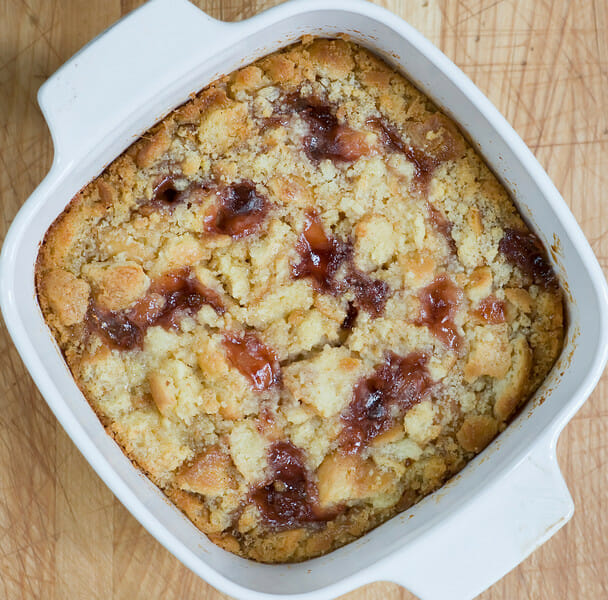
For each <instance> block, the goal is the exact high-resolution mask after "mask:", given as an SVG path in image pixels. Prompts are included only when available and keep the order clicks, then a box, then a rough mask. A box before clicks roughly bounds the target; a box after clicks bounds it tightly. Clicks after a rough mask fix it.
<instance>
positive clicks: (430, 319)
mask: <svg viewBox="0 0 608 600" xmlns="http://www.w3.org/2000/svg"><path fill="white" fill-rule="evenodd" d="M509 236H510V237H509ZM505 240H507V242H505ZM517 244H519V245H520V246H521V247H520V246H517ZM522 248H523V250H525V251H521V252H520V250H522ZM530 252H532V253H534V252H536V253H537V254H538V257H537V259H536V260H535V261H532V262H530V263H528V262H527V261H526V256H527V255H529V254H530ZM315 253H316V254H315ZM324 261H325V263H324ZM544 261H546V258H545V257H544V255H543V253H542V251H540V250H538V248H537V246H536V241H535V238H533V237H531V236H530V234H529V232H528V229H527V227H526V225H525V223H524V222H523V221H522V219H521V217H520V216H519V214H518V213H517V211H516V209H515V207H514V205H513V203H512V202H511V200H510V198H509V197H508V195H507V192H506V191H505V189H504V188H503V187H502V186H501V185H500V183H499V182H498V181H497V180H496V179H495V177H494V176H493V175H492V173H491V172H490V171H489V169H488V168H487V167H486V165H485V164H484V162H483V161H482V160H481V158H480V157H479V156H478V155H477V154H476V153H475V152H474V150H473V149H472V148H471V147H470V146H469V145H468V144H467V143H466V142H465V140H464V138H463V137H462V136H461V135H460V133H459V132H458V130H457V129H456V127H455V125H454V124H453V123H452V122H451V121H450V120H449V119H448V118H447V117H445V116H444V115H442V114H441V113H439V112H438V111H437V109H436V108H435V107H434V106H433V104H432V103H431V102H430V100H429V99H428V98H426V97H425V96H423V95H422V94H421V93H420V92H419V91H418V90H416V89H415V88H414V87H413V86H412V85H411V84H410V83H409V82H408V81H407V80H405V79H404V78H403V77H402V76H401V75H399V74H398V73H396V72H395V71H394V70H392V69H391V68H390V67H388V66H387V65H386V64H385V63H383V62H382V61H381V60H380V59H378V58H377V57H375V56H374V55H372V54H371V53H370V52H368V51H367V50H364V49H363V48H361V47H359V46H356V45H354V44H351V43H348V42H346V41H344V40H313V39H312V38H307V39H306V40H303V43H301V44H295V45H293V46H290V47H288V48H285V49H283V50H281V51H280V52H277V53H275V54H272V55H270V56H267V57H265V58H263V59H261V60H259V61H258V62H257V63H255V64H253V65H250V66H247V67H245V68H243V69H240V70H239V71H236V72H235V73H232V74H231V75H228V76H226V77H224V78H222V79H220V80H218V81H216V82H214V83H213V84H211V85H210V86H209V87H208V88H206V89H205V90H203V91H202V92H200V93H199V94H197V95H196V96H195V97H193V98H192V99H191V100H190V101H189V102H187V103H186V104H184V105H183V106H181V107H179V108H178V109H177V110H175V111H174V112H173V113H171V114H170V115H169V116H167V117H166V118H165V119H164V120H163V121H162V122H161V123H159V124H157V125H156V126H155V127H153V128H152V129H151V130H150V131H149V132H147V133H146V134H145V135H144V136H142V138H141V139H140V140H138V141H137V142H136V143H135V144H133V146H132V147H131V148H129V149H128V150H127V151H126V152H125V153H124V154H123V155H122V156H121V157H119V158H118V159H116V160H115V161H114V162H113V163H112V164H111V165H110V166H109V167H108V168H107V169H106V170H105V171H104V173H103V174H102V175H100V176H99V177H98V178H97V179H96V180H95V181H93V182H91V183H90V184H89V185H88V186H86V187H85V188H84V189H83V190H82V191H81V192H80V193H79V194H77V195H76V196H75V198H74V199H73V200H72V202H71V203H70V204H69V206H68V207H67V208H66V210H65V211H64V212H63V213H62V215H60V217H59V218H58V219H57V220H56V221H55V223H54V224H53V225H52V227H51V228H50V229H49V231H48V233H47V235H46V238H45V241H44V243H43V245H42V247H41V250H40V254H39V257H38V264H37V269H36V285H37V290H38V295H39V300H40V305H41V308H42V311H43V314H44V316H45V319H46V321H47V323H48V324H49V326H50V327H51V329H52V331H53V333H54V335H55V337H56V338H57V340H58V343H59V345H60V347H61V349H62V351H63V352H64V355H65V357H66V360H67V362H68V365H69V367H70V369H71V370H72V373H73V374H74V377H75V379H76V381H77V383H78V385H79V386H80V388H81V389H82V390H83V393H84V394H85V396H86V397H87V399H88V400H89V402H90V403H91V406H92V407H93V409H94V410H95V412H96V413H97V414H98V415H99V417H100V419H101V420H102V422H103V423H104V425H106V427H107V429H108V431H109V432H110V433H111V435H113V436H114V438H115V439H116V441H117V442H118V443H119V444H120V445H121V446H122V448H123V449H124V451H125V452H126V454H127V455H128V456H129V457H130V458H131V459H132V460H133V461H134V463H135V464H137V465H138V466H139V467H140V468H141V469H143V470H144V471H145V472H146V473H147V474H148V476H149V477H150V478H151V479H152V481H154V482H155V483H156V484H157V485H158V486H159V487H160V488H161V489H162V490H163V491H164V492H165V493H166V494H167V496H168V497H169V498H171V500H172V501H173V502H174V503H175V504H176V505H177V506H178V507H179V508H180V509H181V510H183V511H184V513H185V514H186V515H188V517H189V518H190V519H191V520H192V522H193V523H194V524H195V525H196V526H197V527H198V528H200V529H201V530H202V531H204V532H205V533H207V534H208V535H209V537H210V539H211V540H212V541H214V542H215V543H216V544H218V545H220V546H221V547H223V548H225V549H227V550H229V551H230V552H235V553H237V554H240V555H242V556H246V557H249V558H252V559H255V560H259V561H263V562H284V561H297V560H304V559H306V558H310V557H312V556H317V555H319V554H323V553H325V552H328V551H330V550H332V549H334V548H337V547H339V546H341V545H343V544H345V543H348V542H350V541H352V540H353V539H356V538H357V537H359V536H360V535H363V534H364V533H365V532H366V531H368V530H369V529H371V528H373V527H375V526H377V525H378V524H380V523H381V522H383V521H384V520H386V519H388V518H389V517H391V516H392V515H394V514H396V513H397V512H399V511H401V510H404V509H405V508H407V507H408V506H411V505H412V504H413V503H415V502H417V501H418V500H419V499H420V498H422V497H423V496H424V495H426V494H428V493H430V492H432V491H433V490H435V489H437V488H438V487H439V486H441V485H442V484H443V483H444V482H445V481H446V480H447V479H448V478H449V477H450V476H451V475H453V474H454V473H456V472H458V471H459V470H460V469H461V468H462V467H463V466H464V465H465V464H466V462H467V461H469V460H470V459H471V458H472V457H473V456H474V455H475V454H476V453H478V452H480V451H481V450H483V448H484V447H485V446H487V444H488V443H490V442H491V440H492V439H493V438H494V436H495V435H496V434H497V432H498V431H500V430H502V429H504V427H505V425H506V423H507V422H508V420H509V419H510V417H511V416H512V415H513V414H514V412H515V411H516V410H517V408H518V407H519V406H521V404H522V403H523V402H524V401H525V400H526V399H527V398H529V397H530V396H531V394H532V393H533V392H534V391H535V390H536V389H537V388H538V386H539V385H540V384H541V382H542V381H543V380H544V378H545V377H546V375H547V373H548V372H549V370H550V369H551V367H552V365H553V363H554V362H555V360H556V359H557V356H558V355H559V352H560V351H561V347H562V340H563V335H564V323H563V301H562V294H561V290H560V289H559V288H558V286H557V285H556V282H555V280H554V279H553V278H552V274H551V271H550V269H549V268H548V266H547V264H546V262H544ZM326 263H327V264H326ZM319 265H320V266H319ZM323 265H325V266H324V267H323ZM322 267H323V268H325V271H324V272H323V268H322ZM277 507H279V509H280V510H278V509H277Z"/></svg>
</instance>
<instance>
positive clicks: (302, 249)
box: [292, 212, 350, 292]
mask: <svg viewBox="0 0 608 600" xmlns="http://www.w3.org/2000/svg"><path fill="white" fill-rule="evenodd" d="M296 249H297V251H298V253H299V255H300V257H301V261H300V262H299V263H298V264H297V265H294V266H293V267H292V274H293V276H294V277H295V278H296V279H299V278H300V277H310V278H311V280H312V283H313V285H314V287H315V288H316V289H317V290H318V291H321V292H333V291H335V287H336V282H335V275H336V272H337V271H338V268H339V267H340V265H341V264H342V263H343V262H344V261H345V260H346V259H347V258H348V257H349V254H350V249H349V247H348V246H347V245H346V244H344V243H343V242H341V241H340V240H338V239H337V238H335V237H333V236H328V235H327V234H326V233H325V230H324V229H323V225H322V224H321V219H320V218H319V216H318V215H317V214H316V213H315V212H309V213H308V214H307V215H306V221H305V223H304V230H303V231H302V234H301V235H300V237H299V239H298V242H297V245H296Z"/></svg>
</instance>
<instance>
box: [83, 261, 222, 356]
mask: <svg viewBox="0 0 608 600" xmlns="http://www.w3.org/2000/svg"><path fill="white" fill-rule="evenodd" d="M204 304H209V305H210V306H211V307H212V308H213V309H214V310H215V311H216V312H217V313H218V314H223V313H224V310H225V309H224V306H223V304H222V301H221V298H220V297H219V295H218V294H217V292H214V291H213V290H210V289H208V288H206V287H205V286H204V285H202V284H201V283H200V282H199V281H198V279H196V277H194V276H193V275H192V273H191V270H190V269H189V268H185V269H180V270H178V271H173V272H171V273H166V274H165V275H162V276H161V277H159V278H157V279H155V280H154V281H153V282H152V284H151V285H150V287H149V289H148V292H147V293H146V295H145V296H144V297H143V298H141V299H140V300H138V301H137V302H136V303H135V304H134V305H133V307H132V308H130V309H128V310H123V311H106V310H103V309H102V308H101V307H99V306H96V305H95V304H92V305H91V307H90V309H89V312H88V314H87V319H88V323H89V327H90V328H92V329H94V330H97V331H98V332H100V333H101V334H102V335H103V336H104V337H105V338H106V340H107V341H108V342H109V343H110V344H111V345H113V346H114V347H115V348H118V349H121V350H130V349H133V348H138V347H141V346H142V343H143V338H144V335H145V332H146V329H147V328H148V327H152V326H154V325H160V326H162V327H164V328H165V329H171V328H173V329H175V328H177V327H179V322H180V321H181V319H182V318H184V317H185V316H191V317H192V316H194V315H195V314H196V313H197V312H198V311H199V310H200V309H201V307H202V306H203V305H204Z"/></svg>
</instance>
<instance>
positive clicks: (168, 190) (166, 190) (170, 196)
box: [151, 176, 180, 206]
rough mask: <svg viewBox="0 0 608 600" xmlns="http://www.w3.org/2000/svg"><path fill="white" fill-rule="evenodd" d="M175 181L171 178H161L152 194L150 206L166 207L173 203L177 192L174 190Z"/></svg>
mask: <svg viewBox="0 0 608 600" xmlns="http://www.w3.org/2000/svg"><path fill="white" fill-rule="evenodd" d="M174 186H175V180H174V178H173V177H171V176H167V177H163V178H162V179H161V180H160V182H159V183H157V184H156V186H155V188H154V190H153V192H152V200H151V204H156V205H159V206H166V205H169V204H173V203H175V201H176V199H177V197H178V196H179V193H180V192H179V191H177V190H176V189H175V187H174Z"/></svg>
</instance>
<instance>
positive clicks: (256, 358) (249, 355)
mask: <svg viewBox="0 0 608 600" xmlns="http://www.w3.org/2000/svg"><path fill="white" fill-rule="evenodd" d="M224 347H225V348H226V354H227V355H228V360H229V361H230V363H231V364H232V366H233V367H235V368H236V369H238V370H239V371H240V372H241V373H242V374H243V375H245V377H247V378H248V379H249V381H250V382H251V384H252V385H253V387H254V388H255V389H256V390H258V391H263V390H267V389H269V388H271V387H272V386H274V385H276V384H277V383H279V381H280V378H281V369H280V366H279V360H278V358H277V355H276V354H275V352H274V350H272V349H271V348H269V347H268V346H266V345H265V344H263V343H262V342H261V341H260V340H259V339H258V337H257V336H256V335H255V334H254V333H252V332H249V331H248V332H244V333H226V334H225V335H224Z"/></svg>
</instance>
